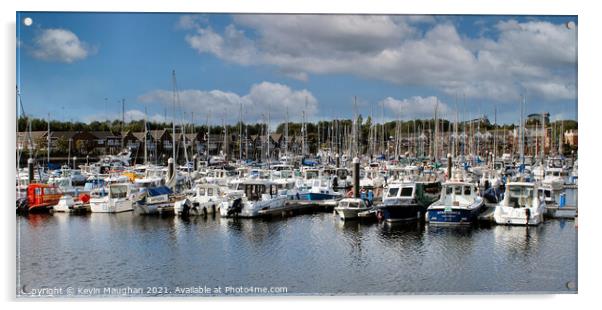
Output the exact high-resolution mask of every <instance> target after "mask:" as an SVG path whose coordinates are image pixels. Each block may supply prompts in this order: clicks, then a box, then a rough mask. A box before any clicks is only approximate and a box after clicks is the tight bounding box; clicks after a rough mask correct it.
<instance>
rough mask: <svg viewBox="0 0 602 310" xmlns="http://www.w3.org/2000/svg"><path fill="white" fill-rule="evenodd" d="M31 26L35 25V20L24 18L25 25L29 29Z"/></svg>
mask: <svg viewBox="0 0 602 310" xmlns="http://www.w3.org/2000/svg"><path fill="white" fill-rule="evenodd" d="M31 24H33V19H31V17H25V18H23V25H25V26H27V27H29V26H31Z"/></svg>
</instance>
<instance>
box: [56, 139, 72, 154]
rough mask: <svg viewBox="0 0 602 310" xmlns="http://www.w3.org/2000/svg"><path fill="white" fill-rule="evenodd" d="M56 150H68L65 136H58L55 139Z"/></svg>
mask: <svg viewBox="0 0 602 310" xmlns="http://www.w3.org/2000/svg"><path fill="white" fill-rule="evenodd" d="M56 150H57V152H58V153H60V154H66V153H67V152H69V140H68V139H67V138H65V137H60V138H58V139H57V140H56Z"/></svg>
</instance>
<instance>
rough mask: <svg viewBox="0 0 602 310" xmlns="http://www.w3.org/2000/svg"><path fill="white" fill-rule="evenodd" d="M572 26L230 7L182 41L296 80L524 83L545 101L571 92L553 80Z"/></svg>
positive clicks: (479, 92)
mask: <svg viewBox="0 0 602 310" xmlns="http://www.w3.org/2000/svg"><path fill="white" fill-rule="evenodd" d="M418 25H420V26H421V27H420V28H418ZM576 28H577V27H576V26H575V27H572V28H569V27H566V26H565V25H564V24H553V23H550V22H547V21H528V22H518V21H515V20H512V19H510V20H505V21H501V22H499V23H498V24H496V25H495V27H492V29H490V31H488V34H489V35H488V36H480V37H477V38H468V37H465V36H463V35H461V34H460V33H459V32H458V30H457V28H456V27H455V26H454V25H453V24H451V23H449V22H446V21H441V22H437V20H436V19H434V18H429V16H382V15H378V16H370V15H334V16H333V15H256V14H251V15H234V16H233V22H232V24H230V25H228V26H227V27H226V28H225V29H224V30H223V31H221V32H220V31H215V30H213V29H212V28H211V27H204V26H202V25H200V24H197V26H196V27H195V28H194V29H195V30H194V31H193V32H192V33H188V34H187V35H186V41H187V42H188V44H189V45H190V46H191V47H192V48H194V49H195V50H197V51H198V52H199V53H209V54H213V55H215V56H216V57H218V58H220V59H223V60H225V61H228V62H231V63H236V64H240V65H268V66H274V67H276V68H277V69H278V70H279V71H280V72H282V73H283V74H284V75H285V76H288V77H291V78H294V79H298V80H301V81H306V80H308V79H309V78H310V75H311V74H353V75H356V76H360V77H365V78H371V79H378V80H384V81H389V82H392V83H395V84H399V85H409V86H416V85H417V86H427V87H432V88H434V89H436V90H441V91H444V92H445V93H447V94H450V95H454V94H457V93H465V94H466V96H467V97H469V98H483V99H493V100H499V101H514V100H516V98H518V97H519V95H520V94H521V93H522V92H525V91H527V92H529V91H533V93H532V94H530V95H533V96H538V97H541V98H542V99H546V100H549V99H571V98H574V96H575V93H574V92H571V91H567V90H562V88H561V87H560V85H562V84H570V83H571V82H572V81H574V80H575V79H576V72H575V71H576V70H575V67H576V66H575V65H576V62H577V29H576ZM573 83H574V82H573Z"/></svg>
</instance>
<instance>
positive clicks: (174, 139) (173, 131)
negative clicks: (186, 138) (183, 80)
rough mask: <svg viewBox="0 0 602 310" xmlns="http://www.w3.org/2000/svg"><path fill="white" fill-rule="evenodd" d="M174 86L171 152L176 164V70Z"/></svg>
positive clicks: (172, 74) (172, 73)
mask: <svg viewBox="0 0 602 310" xmlns="http://www.w3.org/2000/svg"><path fill="white" fill-rule="evenodd" d="M171 76H172V84H173V85H172V86H173V98H172V99H173V100H172V104H173V119H172V120H171V133H172V134H171V150H172V158H173V160H174V164H175V163H176V162H177V161H176V70H172V71H171Z"/></svg>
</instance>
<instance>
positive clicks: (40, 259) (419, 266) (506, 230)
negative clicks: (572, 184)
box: [17, 213, 577, 294]
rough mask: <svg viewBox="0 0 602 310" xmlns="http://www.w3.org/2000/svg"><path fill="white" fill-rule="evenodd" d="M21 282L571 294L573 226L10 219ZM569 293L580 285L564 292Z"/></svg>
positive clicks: (313, 218)
mask: <svg viewBox="0 0 602 310" xmlns="http://www.w3.org/2000/svg"><path fill="white" fill-rule="evenodd" d="M17 229H18V230H19V231H18V236H20V240H19V243H18V245H19V253H18V254H19V259H20V262H19V268H20V273H19V281H20V284H21V285H22V286H24V287H25V290H26V291H28V290H30V289H31V288H41V287H67V286H71V287H84V286H95V287H106V286H111V287H116V286H132V287H141V286H142V287H146V286H167V287H175V286H180V287H184V286H198V285H208V286H239V285H247V286H251V285H252V286H268V287H269V286H286V287H287V288H288V292H289V294H299V293H316V294H337V293H413V292H550V291H551V292H567V291H569V290H568V289H567V282H569V281H573V282H575V283H576V276H577V254H576V253H577V232H576V229H575V227H574V225H573V221H569V220H550V221H546V222H545V223H544V224H543V225H540V226H539V227H530V228H526V227H506V226H489V227H435V226H428V225H426V226H425V225H424V224H423V223H405V224H395V225H391V224H385V223H363V222H358V221H348V222H344V221H341V220H339V219H338V218H337V217H335V216H333V215H332V214H325V213H321V214H308V215H302V216H296V217H290V218H278V219H272V220H261V219H260V220H249V219H222V218H219V217H216V216H209V217H206V218H205V217H192V218H189V219H182V218H178V217H163V218H162V217H153V216H138V215H134V214H133V213H121V214H89V215H81V216H76V215H69V214H54V215H29V216H27V217H21V216H19V217H17ZM572 290H573V291H575V290H576V288H573V289H572Z"/></svg>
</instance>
